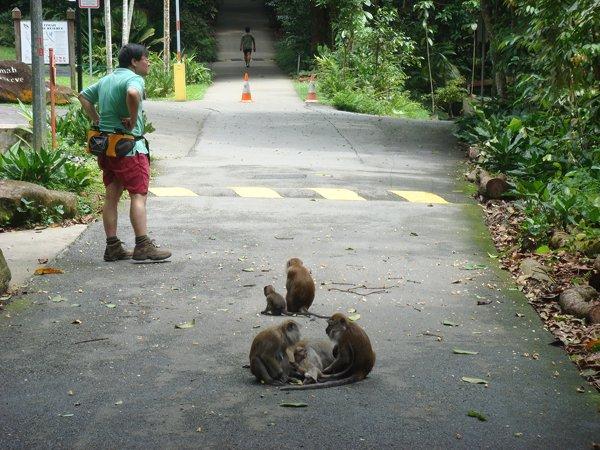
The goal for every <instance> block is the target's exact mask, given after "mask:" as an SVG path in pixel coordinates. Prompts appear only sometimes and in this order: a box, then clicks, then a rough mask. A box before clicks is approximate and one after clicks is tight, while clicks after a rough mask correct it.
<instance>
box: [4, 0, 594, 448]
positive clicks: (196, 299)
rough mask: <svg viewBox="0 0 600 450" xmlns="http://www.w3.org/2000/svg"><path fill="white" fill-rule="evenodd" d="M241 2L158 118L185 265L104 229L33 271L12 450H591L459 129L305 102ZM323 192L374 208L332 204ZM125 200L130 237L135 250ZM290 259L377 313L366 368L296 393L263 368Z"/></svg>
mask: <svg viewBox="0 0 600 450" xmlns="http://www.w3.org/2000/svg"><path fill="white" fill-rule="evenodd" d="M223 4H224V5H223V10H222V14H221V17H220V22H219V30H218V37H219V42H220V57H219V60H220V61H219V62H217V63H216V64H215V65H214V71H215V75H216V80H215V84H214V86H212V87H211V88H210V90H209V91H208V92H207V95H206V98H205V99H204V100H203V101H201V102H190V103H180V104H176V103H169V102H148V105H147V109H148V114H149V117H150V120H152V121H153V123H154V125H155V127H156V128H157V132H156V133H155V135H154V137H153V149H154V150H153V151H154V154H155V155H156V156H157V162H156V170H157V173H158V176H157V177H156V178H155V179H154V180H153V183H152V186H153V188H157V187H163V188H165V187H167V188H173V187H177V188H185V189H187V190H189V192H191V193H193V194H190V195H189V196H185V197H171V196H153V197H152V198H150V199H149V222H150V227H151V230H152V236H153V237H155V238H156V239H157V240H158V241H159V242H160V243H161V244H163V245H165V246H167V247H169V248H171V249H172V250H173V257H172V258H171V260H170V261H169V262H165V263H154V264H139V263H137V264H136V263H132V262H119V263H104V262H103V261H102V259H101V258H102V252H103V250H104V236H103V231H102V227H101V224H100V223H96V224H93V225H91V226H90V227H89V228H88V230H87V231H86V232H85V233H84V234H83V235H82V236H81V237H80V238H79V239H78V240H77V241H76V242H75V243H74V244H73V245H71V246H70V247H69V248H68V249H66V250H65V252H64V253H62V254H61V255H60V256H59V257H57V258H56V259H55V260H53V261H51V265H53V266H55V267H59V268H61V269H63V270H64V274H62V275H52V276H44V277H36V278H35V279H33V280H32V281H31V283H30V285H29V287H28V288H27V293H26V294H25V295H23V296H21V297H19V298H17V299H16V300H15V301H14V302H13V303H12V305H11V306H10V307H9V308H8V309H7V311H5V312H4V313H3V314H2V315H1V316H0V341H1V342H2V343H3V349H2V363H1V364H0V378H1V379H2V388H1V390H0V446H1V447H2V448H61V447H68V448H143V447H145V448H205V447H206V448H293V447H305V448H374V447H380V448H447V447H457V448H589V446H590V445H591V444H592V442H593V441H594V439H595V440H596V441H597V440H599V439H600V437H599V436H600V422H599V420H598V396H597V394H594V393H593V392H590V388H589V387H588V386H586V385H585V382H584V380H583V379H582V378H581V377H579V375H578V373H577V370H576V369H575V366H574V365H573V364H572V363H571V362H570V361H569V358H568V357H567V356H566V354H565V353H564V351H563V350H562V349H560V348H557V347H554V346H552V345H550V344H551V343H552V342H553V338H552V336H551V334H550V333H548V332H547V331H545V330H544V329H543V326H542V324H541V322H540V320H539V318H538V317H537V315H536V314H535V312H534V311H533V310H532V308H531V307H530V306H529V305H528V304H527V302H526V300H525V298H524V297H523V295H522V294H521V293H519V292H518V291H517V290H516V288H515V287H514V286H513V285H512V284H511V283H510V280H509V278H508V276H507V274H506V273H505V272H502V271H501V270H499V269H498V268H497V261H496V260H495V259H493V258H490V256H489V254H491V255H494V249H493V247H492V246H491V243H490V239H489V235H488V233H487V230H486V229H485V227H484V225H483V224H482V216H481V212H480V208H479V207H478V206H477V205H476V204H474V203H473V202H472V201H471V200H470V199H469V198H468V197H467V196H466V195H465V194H464V193H463V192H462V186H461V183H460V182H459V181H458V176H457V173H458V172H459V168H460V163H461V161H462V158H463V156H462V154H461V152H460V151H458V150H457V148H456V146H455V141H454V139H453V137H452V134H451V131H452V126H451V124H448V123H443V122H434V121H411V120H402V119H390V118H378V117H371V116H364V115H355V114H348V113H342V112H337V111H333V110H331V109H329V108H326V107H322V106H306V105H304V104H303V103H302V102H301V101H300V100H298V98H297V96H296V94H295V92H294V91H293V88H292V85H291V83H290V81H289V80H288V79H287V78H286V77H285V76H284V75H283V74H281V73H280V72H279V71H278V70H277V68H276V67H275V65H274V63H273V61H272V43H271V42H270V40H269V34H268V29H267V27H266V23H267V21H266V17H265V16H264V14H263V11H262V9H261V8H260V6H259V5H260V3H259V2H258V1H251V0H237V1H233V0H231V1H224V2H223ZM246 24H249V25H250V26H251V27H252V28H253V29H254V30H256V36H257V37H259V39H257V47H258V50H259V51H258V53H257V55H256V57H257V58H259V59H261V60H259V61H255V62H254V63H253V65H252V67H251V69H250V84H251V89H252V95H253V98H254V102H253V103H251V104H242V103H240V102H239V99H240V96H241V88H242V81H241V80H242V74H243V71H244V68H243V67H242V63H241V62H240V61H239V60H237V61H236V60H235V59H239V58H240V57H241V55H240V54H239V52H238V51H237V50H238V48H239V38H240V36H241V33H242V28H243V26H244V25H246ZM261 51H262V52H264V53H262V54H261ZM240 186H246V187H248V186H250V187H265V188H270V189H273V190H275V191H276V192H278V193H280V194H281V197H282V198H273V199H266V198H245V197H240V196H238V195H237V194H235V191H234V190H232V189H231V188H232V187H240ZM317 188H339V189H348V190H351V191H353V192H355V193H357V194H358V195H360V196H361V197H362V198H363V199H364V200H357V201H339V200H327V199H324V198H323V197H322V196H320V195H318V194H316V193H315V191H311V189H317ZM390 190H403V191H426V192H429V193H433V194H436V195H438V196H440V197H442V198H444V199H445V200H447V201H448V202H449V203H448V204H432V203H427V202H426V203H415V202H411V201H404V200H402V199H401V198H399V197H398V196H396V195H394V194H392V193H390ZM126 211H127V210H126V205H123V209H122V212H123V217H122V219H121V223H120V227H121V228H120V236H121V237H122V238H123V239H124V240H125V241H126V242H128V243H129V244H132V241H133V238H132V236H131V228H130V227H129V225H128V224H127V223H126V222H127V215H126ZM290 257H300V258H301V259H303V260H304V262H305V264H306V265H307V266H308V267H309V268H310V269H311V270H312V274H313V277H314V278H315V281H316V284H317V295H316V299H315V302H314V304H313V307H312V309H314V311H315V312H320V313H333V312H336V311H340V312H344V313H347V314H350V313H348V311H353V310H356V312H357V313H358V314H360V319H359V320H358V321H357V323H358V324H359V325H361V326H362V327H364V329H365V330H366V332H367V333H368V334H369V336H370V337H371V340H372V343H373V346H374V349H375V352H376V353H377V362H376V364H375V367H374V369H373V371H372V373H371V374H370V376H369V377H368V379H367V380H365V381H363V382H360V383H357V384H354V385H351V386H347V387H341V388H332V389H324V390H320V391H308V392H306V393H289V392H288V393H286V392H281V391H279V390H278V389H277V388H274V387H267V386H262V385H260V384H258V383H257V382H256V381H255V380H254V379H253V377H252V375H251V374H250V372H249V371H248V370H247V369H246V368H244V367H243V366H244V365H245V364H247V363H248V360H247V359H248V351H249V348H250V343H251V341H252V338H253V336H254V335H255V334H256V333H258V332H259V331H260V330H262V329H264V328H265V327H267V326H269V325H273V324H277V323H279V322H280V321H281V319H279V318H273V317H266V316H261V315H259V314H258V312H259V311H260V310H261V309H263V307H264V297H263V296H262V287H263V286H264V285H266V284H274V285H275V287H276V288H277V289H278V290H280V291H283V290H284V285H285V272H284V264H285V262H286V261H287V259H289V258H290ZM360 285H364V286H366V287H367V288H363V289H358V290H357V291H355V293H353V292H350V291H349V289H350V288H351V287H352V286H360ZM370 288H373V289H370ZM57 297H59V298H57ZM57 300H58V301H57ZM478 300H486V301H487V300H489V301H491V303H490V304H489V305H477V302H478ZM192 320H195V326H194V327H192V328H188V329H176V328H175V325H177V324H181V323H184V322H189V321H192ZM296 320H297V322H298V323H299V324H300V325H301V331H302V334H303V335H304V336H305V337H309V338H324V337H325V333H324V330H325V326H326V325H325V323H324V321H322V320H313V321H311V320H308V319H305V318H297V319H296ZM443 322H446V324H447V325H444V324H443ZM424 333H425V334H424ZM432 335H439V336H440V337H439V338H438V337H436V336H432ZM455 348H459V349H465V350H471V351H475V352H478V353H477V354H476V355H459V354H455V353H453V349H455ZM462 377H476V378H482V379H484V380H486V381H487V384H486V385H482V384H470V383H467V382H465V381H462V380H461V378H462ZM580 386H583V387H584V391H585V392H584V393H578V392H577V389H578V388H579V387H580ZM282 402H304V403H306V405H307V406H306V407H304V408H285V407H281V406H280V404H281V403H282ZM469 411H476V412H478V413H480V414H482V415H484V416H485V417H486V418H487V421H485V422H482V421H479V420H478V419H477V418H473V417H469V416H468V415H467V413H468V412H469Z"/></svg>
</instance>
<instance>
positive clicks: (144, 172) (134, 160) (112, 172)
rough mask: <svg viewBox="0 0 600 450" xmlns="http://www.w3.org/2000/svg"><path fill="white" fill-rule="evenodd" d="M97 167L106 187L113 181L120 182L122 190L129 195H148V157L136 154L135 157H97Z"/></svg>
mask: <svg viewBox="0 0 600 450" xmlns="http://www.w3.org/2000/svg"><path fill="white" fill-rule="evenodd" d="M98 165H99V166H100V168H101V169H102V181H104V186H108V185H109V184H111V183H112V182H113V181H115V180H117V181H120V182H121V184H122V185H123V189H126V190H127V191H128V192H129V193H130V194H142V195H146V194H147V193H148V185H149V183H150V163H149V162H148V155H145V154H143V153H136V154H135V156H123V157H121V158H111V157H109V156H99V157H98Z"/></svg>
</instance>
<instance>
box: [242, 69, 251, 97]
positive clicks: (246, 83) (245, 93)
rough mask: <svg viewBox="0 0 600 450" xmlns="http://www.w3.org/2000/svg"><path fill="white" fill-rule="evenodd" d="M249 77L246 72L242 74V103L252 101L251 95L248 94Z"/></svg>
mask: <svg viewBox="0 0 600 450" xmlns="http://www.w3.org/2000/svg"><path fill="white" fill-rule="evenodd" d="M249 79H250V77H249V76H248V72H246V73H245V74H244V89H243V90H242V102H244V103H250V102H251V101H252V94H251V93H250V81H248V80H249Z"/></svg>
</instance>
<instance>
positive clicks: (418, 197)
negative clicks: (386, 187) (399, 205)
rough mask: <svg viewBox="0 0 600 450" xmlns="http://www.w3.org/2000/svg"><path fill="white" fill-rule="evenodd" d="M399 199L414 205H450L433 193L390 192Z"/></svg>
mask: <svg viewBox="0 0 600 450" xmlns="http://www.w3.org/2000/svg"><path fill="white" fill-rule="evenodd" d="M390 192H391V193H393V194H396V195H397V196H399V197H402V198H404V199H406V200H408V201H409V202H413V203H442V204H444V203H448V202H447V201H446V200H444V199H443V198H442V197H440V196H439V195H435V194H432V193H431V192H423V191H390Z"/></svg>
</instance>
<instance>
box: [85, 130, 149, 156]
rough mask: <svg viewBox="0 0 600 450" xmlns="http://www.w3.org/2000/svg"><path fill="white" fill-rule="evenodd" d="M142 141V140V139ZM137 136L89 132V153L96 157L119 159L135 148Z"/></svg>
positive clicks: (96, 131) (97, 131)
mask: <svg viewBox="0 0 600 450" xmlns="http://www.w3.org/2000/svg"><path fill="white" fill-rule="evenodd" d="M140 139H141V138H140ZM135 141H137V139H136V137H135V136H132V135H130V134H123V133H106V132H102V131H99V130H96V129H91V130H89V131H88V149H87V150H88V152H89V153H91V154H93V155H96V156H109V157H111V158H117V157H121V156H125V155H127V154H128V153H129V152H131V151H132V150H133V148H134V147H135Z"/></svg>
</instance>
